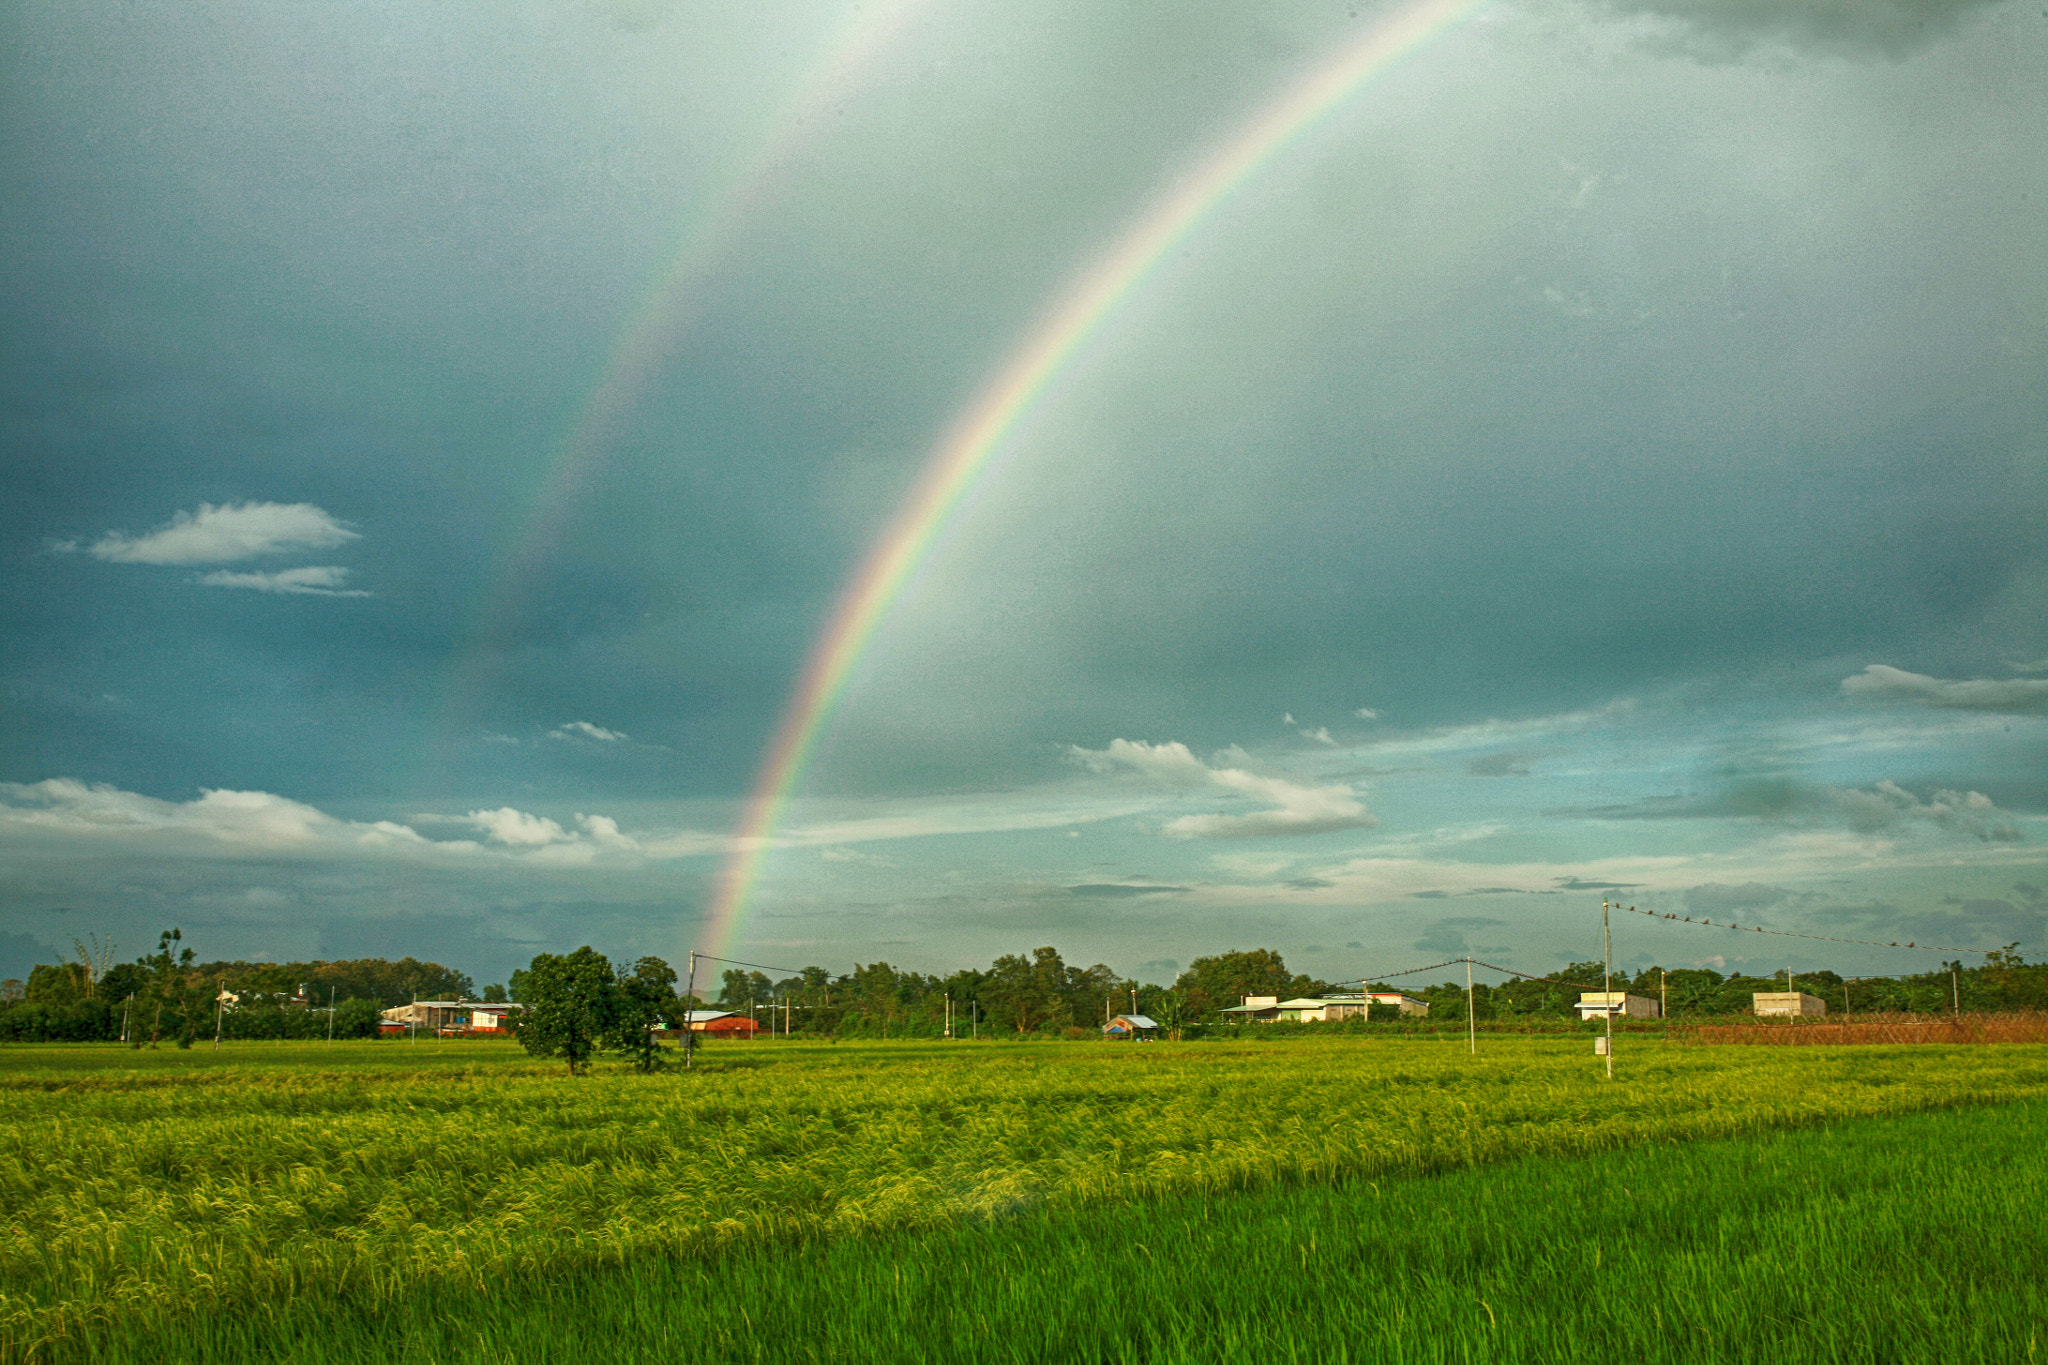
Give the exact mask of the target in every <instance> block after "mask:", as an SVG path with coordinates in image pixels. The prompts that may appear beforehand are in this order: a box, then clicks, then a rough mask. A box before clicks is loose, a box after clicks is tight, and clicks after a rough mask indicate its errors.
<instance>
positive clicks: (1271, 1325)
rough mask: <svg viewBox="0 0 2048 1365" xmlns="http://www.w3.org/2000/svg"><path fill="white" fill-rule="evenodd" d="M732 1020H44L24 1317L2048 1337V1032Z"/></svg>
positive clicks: (146, 1343) (1745, 1346)
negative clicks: (2041, 1035)
mask: <svg viewBox="0 0 2048 1365" xmlns="http://www.w3.org/2000/svg"><path fill="white" fill-rule="evenodd" d="M706 1061H707V1062H708V1065H706V1066H704V1067H702V1068H700V1069H699V1070H698V1071H696V1072H694V1073H692V1074H689V1075H681V1074H675V1073H671V1074H666V1075H657V1076H649V1077H642V1076H635V1075H630V1074H627V1073H625V1072H623V1071H606V1070H604V1069H602V1068H600V1069H599V1071H598V1072H597V1074H594V1075H591V1076H587V1077H580V1078H570V1077H567V1076H565V1075H563V1074H562V1073H561V1071H560V1069H559V1068H555V1067H548V1066H542V1065H538V1064H534V1063H531V1062H529V1061H528V1060H527V1059H526V1058H525V1057H524V1056H523V1054H520V1053H518V1052H517V1051H516V1050H514V1049H512V1048H509V1047H507V1046H505V1045H502V1044H495V1043H491V1044H475V1043H470V1044H456V1045H435V1044H432V1043H428V1044H423V1045H402V1044H394V1043H388V1042H382V1043H365V1044H357V1045H339V1044H337V1045H334V1046H333V1047H327V1046H324V1045H318V1044H312V1045H300V1046H297V1047H276V1046H273V1045H268V1044H247V1045H243V1046H242V1047H241V1048H239V1049H229V1050H224V1051H222V1052H220V1053H218V1054H215V1053H211V1052H209V1051H206V1050H203V1049H202V1050H197V1051H194V1052H192V1053H182V1054H181V1053H176V1052H173V1051H165V1052H160V1053H135V1052H128V1051H123V1050H119V1049H111V1048H110V1049H97V1048H91V1047H82V1046H73V1047H70V1048H16V1049H7V1050H4V1051H0V1092H4V1094H5V1099H6V1104H5V1107H4V1112H0V1216H4V1220H5V1221H4V1229H0V1236H4V1243H0V1294H4V1301H0V1351H4V1353H5V1358H6V1359H9V1360H38V1361H40V1360H70V1359H96V1360H128V1359H132V1360H137V1361H140V1360H144V1359H149V1360H202V1359H207V1360H256V1359H271V1358H282V1357H285V1356H289V1357H291V1358H293V1359H297V1360H311V1361H319V1360H328V1359H333V1360H363V1361H368V1360H388V1359H392V1358H396V1357H400V1356H403V1357H405V1358H417V1359H430V1360H434V1361H438V1362H449V1361H457V1360H476V1361H485V1360H509V1359H526V1358H531V1359H546V1360H582V1359H590V1360H597V1359H600V1358H602V1359H605V1360H613V1361H616V1360H624V1359H661V1360H671V1359H674V1360H692V1361H727V1360H731V1361H747V1360H764V1361H766V1360H790V1359H796V1360H857V1359H858V1360H875V1359H902V1360H934V1361H937V1360H963V1361H965V1360H975V1361H980V1360H990V1359H995V1360H1063V1359H1085V1360H1212V1359H1214V1360H1222V1359H1240V1358H1245V1357H1247V1356H1251V1355H1258V1356H1263V1357H1271V1358H1277V1359H1288V1360H1293V1359H1303V1360H1306V1359H1309V1358H1311V1357H1314V1358H1317V1359H1359V1360H1381V1359H1389V1360H1391V1359H1401V1360H1433V1359H1443V1360H1467V1359H1470V1360H1482V1359H1484V1360H1502V1359H1507V1360H1522V1359H1528V1360H1536V1359H1545V1360H1555V1359H1559V1358H1563V1357H1564V1356H1566V1355H1578V1354H1585V1353H1589V1352H1590V1353H1592V1354H1597V1355H1600V1356H1603V1357H1612V1358H1620V1359H1674V1360H1676V1359H1685V1360H1694V1359H1696V1360H1732V1359H1752V1358H1753V1359H1758V1360H1763V1359H1767V1358H1768V1359H1774V1360H1776V1359H1794V1360H1836V1359H1841V1360H1852V1359H1853V1360H1912V1359H1926V1358H1929V1355H1928V1354H1926V1353H1925V1352H1926V1351H1927V1350H1928V1349H1929V1348H1930V1346H1931V1344H1933V1343H1941V1344H1942V1350H1941V1351H1940V1354H1943V1355H1945V1356H1947V1357H1948V1358H1951V1359H1958V1360H1962V1359H1987V1360H1990V1359H1999V1360H2004V1359H2013V1360H2019V1359H2027V1358H2029V1353H2031V1352H2033V1351H2035V1350H2036V1346H2035V1338H2036V1335H2037V1332H2036V1329H2037V1327H2038V1326H2040V1325H2041V1323H2042V1320H2043V1314H2042V1309H2043V1295H2042V1286H2041V1276H2040V1271H2039V1269H2038V1267H2040V1266H2041V1265H2043V1264H2044V1263H2048V1257H2044V1256H2043V1254H2042V1253H2043V1251H2044V1250H2048V1248H2044V1247H2043V1245H2042V1242H2043V1240H2044V1239H2043V1237H2042V1234H2041V1232H2040V1231H2039V1225H2040V1221H2041V1220H2040V1211H2041V1210H2042V1208H2043V1207H2044V1204H2043V1201H2042V1198H2041V1196H2042V1188H2041V1185H2042V1169H2043V1159H2042V1157H2041V1156H2040V1155H2039V1153H2041V1152H2042V1151H2043V1150H2044V1147H2043V1141H2042V1139H2043V1138H2044V1137H2048V1132H2044V1128H2048V1107H2043V1106H2041V1105H2040V1104H2039V1101H2040V1100H2041V1099H2042V1098H2043V1097H2044V1096H2048V1051H2044V1050H2043V1049H2041V1048H2038V1047H2033V1046H2027V1045H2012V1046H2004V1045H1980V1046H1974V1047H1971V1046H1952V1047H1944V1046H1919V1047H1868V1048H1787V1049H1775V1048H1688V1047H1677V1046H1667V1045H1662V1044H1657V1043H1652V1042H1647V1041H1646V1042H1643V1043H1640V1044H1638V1045H1637V1046H1636V1047H1635V1048H1633V1049H1632V1050H1629V1051H1625V1052H1623V1054H1622V1055H1621V1057H1620V1058H1619V1059H1618V1073H1619V1074H1618V1077H1617V1079H1616V1080H1615V1081H1613V1082H1608V1081H1606V1080H1604V1079H1603V1076H1602V1071H1601V1068H1600V1064H1599V1062H1598V1061H1597V1060H1596V1059H1595V1058H1593V1057H1592V1056H1590V1055H1589V1054H1588V1052H1587V1051H1586V1049H1585V1045H1584V1042H1583V1040H1580V1039H1552V1038H1533V1039H1518V1040H1488V1041H1487V1043H1485V1044H1483V1045H1482V1051H1481V1053H1480V1055H1479V1056H1477V1057H1471V1056H1468V1055H1467V1054H1466V1052H1465V1050H1464V1048H1463V1047H1462V1046H1461V1045H1457V1044H1450V1043H1445V1042H1438V1041H1414V1042H1388V1043H1375V1044H1359V1043H1356V1042H1350V1041H1342V1040H1340V1041H1332V1042H1322V1041H1312V1040H1304V1041H1301V1042H1290V1043H1287V1044H1273V1043H1259V1044H1231V1043H1214V1044H1199V1045H1187V1046H1178V1047H1177V1046H1173V1045H1169V1044H1160V1045H1152V1046H1130V1045H1125V1046H1114V1045H1107V1044H1100V1043H1074V1044H1039V1045H1025V1046H1009V1045H988V1044H981V1045H975V1044H960V1043H955V1044H906V1043H898V1044H866V1045H844V1044H842V1045H839V1046H829V1045H824V1044H801V1043H798V1044H759V1043H757V1044H731V1045H726V1046H725V1047H723V1048H714V1049H711V1050H710V1052H709V1054H708V1056H707V1058H706ZM422 1352H424V1353H425V1354H424V1355H422V1354H421V1353H422Z"/></svg>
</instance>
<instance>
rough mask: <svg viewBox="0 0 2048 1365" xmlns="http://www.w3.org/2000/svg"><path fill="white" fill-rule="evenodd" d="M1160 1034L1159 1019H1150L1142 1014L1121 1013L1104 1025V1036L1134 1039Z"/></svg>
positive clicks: (1126, 1039) (1127, 1039)
mask: <svg viewBox="0 0 2048 1365" xmlns="http://www.w3.org/2000/svg"><path fill="white" fill-rule="evenodd" d="M1158 1034H1159V1021H1158V1020H1156V1019H1148V1018H1146V1017H1145V1016H1144V1015H1142V1014H1119V1015H1118V1016H1117V1017H1116V1018H1114V1019H1112V1020H1110V1021H1109V1022H1108V1023H1106V1024H1104V1025H1103V1026H1102V1036H1103V1037H1105V1038H1119V1039H1123V1040H1125V1041H1129V1040H1132V1039H1145V1038H1154V1037H1157V1036H1158Z"/></svg>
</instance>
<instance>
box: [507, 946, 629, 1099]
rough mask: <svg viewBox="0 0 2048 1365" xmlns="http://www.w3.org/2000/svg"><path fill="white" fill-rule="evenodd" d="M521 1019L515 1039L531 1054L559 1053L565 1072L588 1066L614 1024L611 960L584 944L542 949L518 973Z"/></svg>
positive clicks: (615, 1000)
mask: <svg viewBox="0 0 2048 1365" xmlns="http://www.w3.org/2000/svg"><path fill="white" fill-rule="evenodd" d="M521 984H522V985H523V986H524V988H525V997H526V998H525V999H524V1000H522V1001H521V1002H520V1003H521V1004H523V1005H525V1006H526V1018H525V1020H524V1021H523V1022H522V1023H521V1025H520V1029H519V1043H520V1046H522V1047H524V1048H525V1049H526V1050H527V1052H528V1053H529V1054H530V1055H532V1056H535V1057H560V1058H561V1059H562V1060H563V1061H564V1062H565V1063H566V1064H567V1065H568V1067H569V1074H570V1075H572V1076H573V1075H575V1074H576V1073H577V1071H579V1070H581V1069H584V1068H587V1067H588V1066H589V1065H590V1056H591V1054H592V1053H593V1052H595V1051H596V1050H597V1045H598V1043H599V1042H600V1041H601V1040H603V1039H604V1038H605V1036H606V1035H607V1034H608V1033H610V1032H612V1030H614V1029H615V1028H616V1027H617V1025H618V1017H619V985H618V979H617V978H616V977H615V976H614V975H613V974H612V964H611V960H610V959H609V958H607V957H606V956H605V955H604V954H603V953H600V952H599V951H597V949H595V948H593V947H591V946H590V945H589V944H585V945H584V946H583V947H581V948H578V949H577V950H576V951H575V952H573V953H567V954H560V955H557V954H555V953H542V954H541V955H540V956H538V957H536V958H534V960H533V961H532V963H531V964H529V965H528V967H527V968H526V971H525V973H524V980H523V981H522V982H521Z"/></svg>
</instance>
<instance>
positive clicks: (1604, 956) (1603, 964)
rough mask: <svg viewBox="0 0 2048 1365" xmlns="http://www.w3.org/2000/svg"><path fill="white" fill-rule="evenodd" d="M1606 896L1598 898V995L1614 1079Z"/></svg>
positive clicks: (1611, 970)
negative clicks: (1604, 1009) (1602, 1010)
mask: <svg viewBox="0 0 2048 1365" xmlns="http://www.w3.org/2000/svg"><path fill="white" fill-rule="evenodd" d="M1607 910H1608V905H1607V898H1606V897H1604V896H1603V897H1601V898H1600V995H1601V1003H1602V1004H1603V1005H1604V1006H1605V1007H1606V1011H1605V1012H1606V1015H1607V1079H1608V1080H1610V1081H1611V1080H1613V1079H1614V933H1613V930H1612V929H1610V928H1609V927H1608V923H1607Z"/></svg>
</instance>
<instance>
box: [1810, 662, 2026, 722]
mask: <svg viewBox="0 0 2048 1365" xmlns="http://www.w3.org/2000/svg"><path fill="white" fill-rule="evenodd" d="M1842 690H1843V691H1844V692H1847V693H1849V694H1850V695H1852V696H1876V697H1904V698H1908V699H1910V700H1912V701H1917V702H1921V703H1923V704H1925V705H1928V706H1942V707H1953V708H1957V709H1961V710H1970V711H2013V712H2018V713H2021V714H2034V713H2039V712H2048V678H1967V679H1951V678H1931V677H1929V676H1927V675H1926V674H1925V673H1908V672H1906V670H1904V669H1903V668H1893V667H1891V666H1890V665H1888V664H1871V665H1870V666H1868V667H1867V668H1865V669H1864V670H1863V671H1862V672H1861V673H1858V674H1856V675H1855V676H1854V677H1849V678H1844V679H1842Z"/></svg>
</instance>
